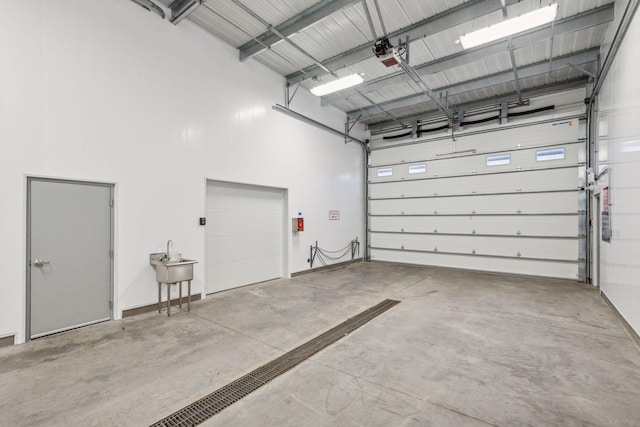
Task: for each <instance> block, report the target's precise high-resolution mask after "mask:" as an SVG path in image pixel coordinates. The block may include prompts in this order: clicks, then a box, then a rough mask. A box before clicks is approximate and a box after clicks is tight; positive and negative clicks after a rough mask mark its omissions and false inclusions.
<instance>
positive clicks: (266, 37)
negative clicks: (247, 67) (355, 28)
mask: <svg viewBox="0 0 640 427" xmlns="http://www.w3.org/2000/svg"><path fill="white" fill-rule="evenodd" d="M360 1H361V0H322V1H320V2H319V3H316V4H315V5H313V6H311V7H310V8H308V9H307V10H305V11H304V12H302V13H300V14H298V15H296V16H294V17H293V18H291V19H288V20H286V21H285V22H283V23H281V24H279V25H277V26H276V27H275V30H276V31H278V32H280V33H281V34H282V35H284V36H286V37H289V36H291V35H293V34H295V33H297V32H300V31H302V30H304V29H305V28H307V27H309V26H311V25H313V24H315V23H316V22H318V21H320V20H321V19H324V18H326V17H327V16H329V15H331V14H333V13H336V12H337V11H339V10H342V9H344V8H345V7H349V6H351V5H353V4H355V3H359V2H360ZM256 39H258V40H260V41H261V42H262V44H260V43H258V42H256V41H253V40H252V41H250V42H248V43H245V44H244V45H242V46H240V48H239V49H238V50H239V51H240V61H245V60H247V59H249V58H251V57H252V56H254V55H257V54H258V53H260V52H263V51H264V50H265V48H264V46H263V44H264V45H265V46H268V47H271V46H272V45H274V44H276V43H279V42H280V41H281V38H280V37H279V36H277V35H276V34H275V33H272V32H271V31H266V32H265V33H263V34H262V35H260V36H258V37H256Z"/></svg>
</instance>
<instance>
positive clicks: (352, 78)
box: [311, 74, 364, 96]
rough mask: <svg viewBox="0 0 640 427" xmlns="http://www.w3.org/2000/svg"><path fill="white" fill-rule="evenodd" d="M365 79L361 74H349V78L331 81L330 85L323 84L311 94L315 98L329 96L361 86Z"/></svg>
mask: <svg viewBox="0 0 640 427" xmlns="http://www.w3.org/2000/svg"><path fill="white" fill-rule="evenodd" d="M363 81H364V79H363V78H362V76H361V75H360V74H349V75H348V76H345V77H342V78H339V79H336V80H333V81H330V82H329V83H324V84H321V85H320V86H316V87H314V88H312V89H311V93H312V94H314V95H315V96H324V95H329V94H330V93H334V92H338V91H340V90H343V89H346V88H349V87H352V86H355V85H359V84H360V83H362V82H363Z"/></svg>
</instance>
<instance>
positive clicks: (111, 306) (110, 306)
mask: <svg viewBox="0 0 640 427" xmlns="http://www.w3.org/2000/svg"><path fill="white" fill-rule="evenodd" d="M109 310H113V301H109Z"/></svg>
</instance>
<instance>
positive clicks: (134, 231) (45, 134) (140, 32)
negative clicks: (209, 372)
mask: <svg viewBox="0 0 640 427" xmlns="http://www.w3.org/2000/svg"><path fill="white" fill-rule="evenodd" d="M0 10H2V11H3V16H5V17H10V19H4V20H3V23H2V25H0V58H2V59H1V60H2V66H0V197H1V200H2V209H0V227H1V233H0V235H1V236H2V241H1V242H0V260H1V270H2V281H1V282H0V283H1V284H0V287H1V297H0V337H1V336H4V335H10V334H16V340H17V342H23V341H24V338H25V337H24V325H25V304H26V295H25V270H26V266H25V251H26V249H25V248H26V238H25V229H26V225H25V223H26V221H25V217H26V207H25V205H26V190H25V188H26V186H25V184H26V176H28V175H31V176H45V177H61V178H69V179H78V180H89V181H105V182H113V183H115V184H116V248H115V249H116V262H115V296H116V301H115V307H116V312H115V314H116V316H119V315H120V313H121V310H123V309H127V308H132V307H136V306H141V305H146V304H151V303H153V302H154V301H155V299H156V293H155V292H156V284H155V282H154V272H153V268H152V267H151V266H150V265H149V264H148V254H149V253H150V252H156V251H163V250H164V248H165V244H166V241H167V239H173V242H174V248H175V250H177V251H182V252H183V254H184V255H185V256H188V257H190V258H195V259H199V260H203V259H204V247H205V231H204V228H202V227H200V226H199V225H198V217H200V216H203V215H204V212H205V196H206V179H216V180H222V181H233V182H240V183H248V184H259V185H265V186H272V187H280V188H286V189H288V201H289V214H290V216H294V215H295V214H297V212H299V211H301V212H302V213H303V215H304V217H305V231H304V232H303V233H300V235H299V236H298V237H292V238H291V239H290V240H289V245H290V247H289V270H290V271H291V272H297V271H301V270H304V269H307V268H308V264H307V262H306V260H307V258H308V251H309V245H311V244H312V243H313V242H314V241H315V240H318V241H319V243H320V245H321V246H322V247H325V248H327V249H338V248H341V247H343V246H345V245H346V244H347V242H349V241H350V240H351V239H353V238H354V237H356V236H357V237H358V238H359V239H360V240H361V241H362V240H363V237H364V221H363V157H362V150H361V148H360V147H359V146H358V145H357V144H355V143H349V144H345V143H344V141H343V140H342V139H341V138H340V137H338V136H334V135H332V134H330V133H327V132H325V131H322V130H319V129H316V128H314V127H311V126H309V125H306V124H304V123H301V122H299V121H296V120H294V119H292V118H289V117H287V116H284V115H282V114H280V113H278V112H275V111H273V110H272V109H271V106H272V105H273V104H275V103H283V97H284V96H283V87H284V78H282V77H281V76H278V75H276V74H275V73H274V72H272V71H270V70H269V69H267V68H265V67H264V66H262V65H260V64H259V63H257V62H256V61H253V60H252V61H248V62H246V63H240V62H239V61H238V60H237V51H236V50H235V49H232V48H231V47H228V46H226V45H224V44H222V42H220V41H218V40H216V39H214V38H213V37H212V36H210V35H209V34H207V33H205V32H204V31H202V30H200V29H198V28H197V27H196V26H195V25H193V24H191V23H189V22H187V21H183V22H182V23H181V24H180V25H179V26H173V25H172V24H170V23H169V22H168V21H166V20H165V21H163V20H161V19H160V18H159V17H158V16H156V15H154V14H152V13H149V12H147V11H145V10H144V9H142V8H140V7H139V6H137V5H136V4H134V3H133V2H131V1H129V0H92V1H86V0H66V1H56V2H53V1H46V0H22V1H8V0H0ZM292 108H294V109H296V110H297V111H300V112H301V113H303V114H307V115H310V116H313V117H314V118H315V119H316V120H319V121H321V122H323V123H326V124H329V125H331V126H333V127H334V128H337V129H342V128H343V126H344V114H343V113H341V112H339V111H337V110H335V109H330V108H320V106H319V100H318V99H316V98H315V97H313V96H312V95H310V94H309V93H308V92H306V91H299V92H298V94H297V95H296V98H295V99H294V101H293V103H292ZM330 209H339V210H340V211H341V219H340V221H331V222H329V221H328V211H329V210H330ZM204 280H205V277H204V263H200V264H197V265H196V270H195V281H194V291H195V292H201V291H202V290H203V289H204Z"/></svg>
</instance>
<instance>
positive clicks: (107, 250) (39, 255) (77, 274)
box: [27, 179, 113, 338]
mask: <svg viewBox="0 0 640 427" xmlns="http://www.w3.org/2000/svg"><path fill="white" fill-rule="evenodd" d="M112 190H113V187H112V186H110V185H102V184H90V183H81V182H69V181H55V180H41V179H29V181H28V200H29V212H28V230H27V233H28V239H27V241H28V253H27V257H28V260H27V263H28V264H27V268H28V274H27V276H28V277H27V286H28V296H29V302H28V304H29V305H28V313H29V314H28V320H29V322H28V324H29V330H30V334H29V335H30V337H31V338H37V337H39V336H43V335H47V334H51V333H55V332H61V331H64V330H67V329H72V328H75V327H78V326H83V325H87V324H91V323H96V322H100V321H104V320H109V319H111V311H112V310H111V300H112V255H113V252H112V245H111V241H112V210H113V208H112V205H113V202H112Z"/></svg>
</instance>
